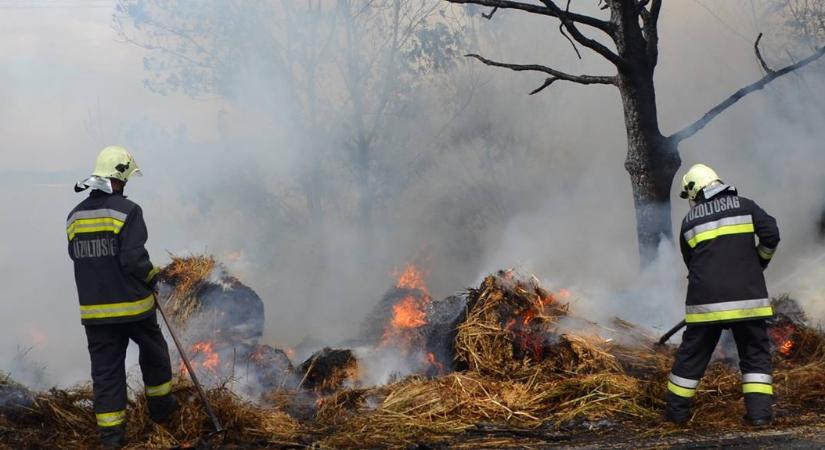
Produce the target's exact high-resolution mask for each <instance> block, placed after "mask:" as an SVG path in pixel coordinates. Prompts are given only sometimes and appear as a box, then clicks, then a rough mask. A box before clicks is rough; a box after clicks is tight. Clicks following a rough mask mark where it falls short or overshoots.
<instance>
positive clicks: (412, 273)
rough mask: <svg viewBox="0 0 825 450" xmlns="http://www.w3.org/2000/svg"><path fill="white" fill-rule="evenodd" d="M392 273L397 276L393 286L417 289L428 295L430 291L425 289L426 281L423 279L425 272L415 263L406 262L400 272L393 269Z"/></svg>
mask: <svg viewBox="0 0 825 450" xmlns="http://www.w3.org/2000/svg"><path fill="white" fill-rule="evenodd" d="M394 275H395V276H396V277H397V278H398V281H396V283H395V287H397V288H400V289H418V290H419V291H421V292H423V293H424V294H425V295H426V296H428V297H429V295H430V291H429V290H427V283H426V282H425V281H424V279H425V278H426V276H427V273H426V272H425V271H423V270H421V269H419V268H418V267H416V266H415V264H407V267H405V268H404V270H403V271H402V272H399V271H395V273H394Z"/></svg>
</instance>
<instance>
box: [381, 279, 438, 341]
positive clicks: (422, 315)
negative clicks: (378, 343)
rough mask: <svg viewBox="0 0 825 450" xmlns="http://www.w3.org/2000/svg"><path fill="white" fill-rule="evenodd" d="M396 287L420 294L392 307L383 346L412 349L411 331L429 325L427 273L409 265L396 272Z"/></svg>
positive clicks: (411, 295) (402, 300) (404, 299)
mask: <svg viewBox="0 0 825 450" xmlns="http://www.w3.org/2000/svg"><path fill="white" fill-rule="evenodd" d="M394 275H395V276H396V277H397V280H396V283H395V287H396V288H398V289H414V290H417V291H418V292H419V293H417V294H410V295H407V296H405V297H403V298H402V299H401V300H399V301H398V302H397V303H396V304H395V305H393V307H392V317H391V318H390V323H388V324H387V325H386V329H385V330H384V337H383V339H382V344H384V345H386V344H389V343H392V344H395V345H397V344H399V343H401V344H403V345H402V346H403V347H405V348H407V349H410V348H411V347H412V346H413V342H412V341H413V339H414V334H413V333H411V332H410V331H412V330H415V329H417V328H419V327H422V326H424V325H426V324H427V312H426V307H427V304H428V303H430V301H431V300H432V298H431V297H430V292H429V289H428V288H427V283H426V281H425V278H426V275H427V274H426V272H424V271H423V270H421V269H419V268H418V267H416V266H415V265H414V264H407V266H406V267H405V268H404V270H403V271H401V272H399V271H396V272H395V273H394Z"/></svg>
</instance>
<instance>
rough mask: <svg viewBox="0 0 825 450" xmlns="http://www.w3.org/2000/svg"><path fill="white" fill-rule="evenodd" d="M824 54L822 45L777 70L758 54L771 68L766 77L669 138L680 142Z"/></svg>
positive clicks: (737, 92) (824, 50)
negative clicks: (743, 98)
mask: <svg viewBox="0 0 825 450" xmlns="http://www.w3.org/2000/svg"><path fill="white" fill-rule="evenodd" d="M760 37H761V34H760ZM758 44H759V39H758V38H757V40H756V48H757V53H758V48H759V47H758ZM823 55H825V46H823V47H821V48H820V49H819V50H817V51H815V52H814V53H812V54H811V55H810V56H808V57H807V58H805V59H803V60H801V61H799V62H797V63H794V64H791V65H789V66H786V67H783V68H781V69H779V70H776V71H774V70H770V69H769V68H767V64H765V63H764V61H761V56H759V55H757V57H758V58H759V59H760V62H761V63H762V64H764V65H763V68H765V69H766V70H769V72H768V73H767V74H766V75H765V76H764V77H762V78H761V79H759V80H758V81H756V82H754V83H752V84H749V85H747V86H745V87H743V88H742V89H739V90H738V91H736V92H734V93H733V95H731V96H730V97H728V98H726V99H725V100H724V101H723V102H722V103H719V104H718V105H716V106H714V107H713V108H712V109H711V110H710V111H708V112H706V113H705V115H703V116H702V117H701V118H700V119H699V120H697V121H696V122H693V123H692V124H690V125H688V126H687V127H685V128H684V129H682V130H681V131H679V132H677V133H674V134H672V135H671V136H670V137H669V139H671V140H673V141H674V142H675V143H677V144H678V143H679V142H681V141H683V140H685V139H687V138H689V137H691V136H693V135H694V134H696V133H697V132H698V131H699V130H701V129H702V128H704V127H705V126H707V124H708V123H710V121H711V120H713V119H714V118H716V116H718V115H719V114H721V113H722V111H724V110H726V109H728V108H730V107H731V106H732V105H733V104H734V103H736V102H737V101H739V99H741V98H742V97H744V96H746V95H748V94H750V93H751V92H755V91H758V90H760V89H762V88H764V87H765V86H766V85H767V84H768V83H770V82H771V81H773V80H775V79H777V78H779V77H781V76H782V75H785V74H788V73H791V72H793V71H795V70H797V69H801V68H802V67H805V66H807V65H808V64H810V63H812V62H814V61H816V60H817V59H819V58H821V57H822V56H823Z"/></svg>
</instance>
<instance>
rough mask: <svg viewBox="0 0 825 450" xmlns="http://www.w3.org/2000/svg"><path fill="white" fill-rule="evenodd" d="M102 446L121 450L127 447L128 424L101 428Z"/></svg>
mask: <svg viewBox="0 0 825 450" xmlns="http://www.w3.org/2000/svg"><path fill="white" fill-rule="evenodd" d="M99 430H100V445H101V446H102V447H103V448H104V449H106V450H110V449H119V448H123V446H124V445H126V424H125V423H122V424H120V425H115V426H111V427H100V428H99Z"/></svg>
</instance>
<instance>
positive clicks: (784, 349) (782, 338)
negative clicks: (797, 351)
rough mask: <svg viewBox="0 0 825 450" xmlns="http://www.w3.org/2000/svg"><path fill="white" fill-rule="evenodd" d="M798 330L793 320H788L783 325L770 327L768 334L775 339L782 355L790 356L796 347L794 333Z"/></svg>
mask: <svg viewBox="0 0 825 450" xmlns="http://www.w3.org/2000/svg"><path fill="white" fill-rule="evenodd" d="M795 332H796V326H795V325H794V324H793V323H792V322H787V323H784V324H781V325H775V326H772V327H771V328H770V331H769V332H768V334H769V335H770V337H771V341H773V345H774V347H776V351H777V352H779V354H780V355H782V356H790V355H791V352H792V351H793V349H794V348H795V345H794V341H793V335H794V333H795Z"/></svg>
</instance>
